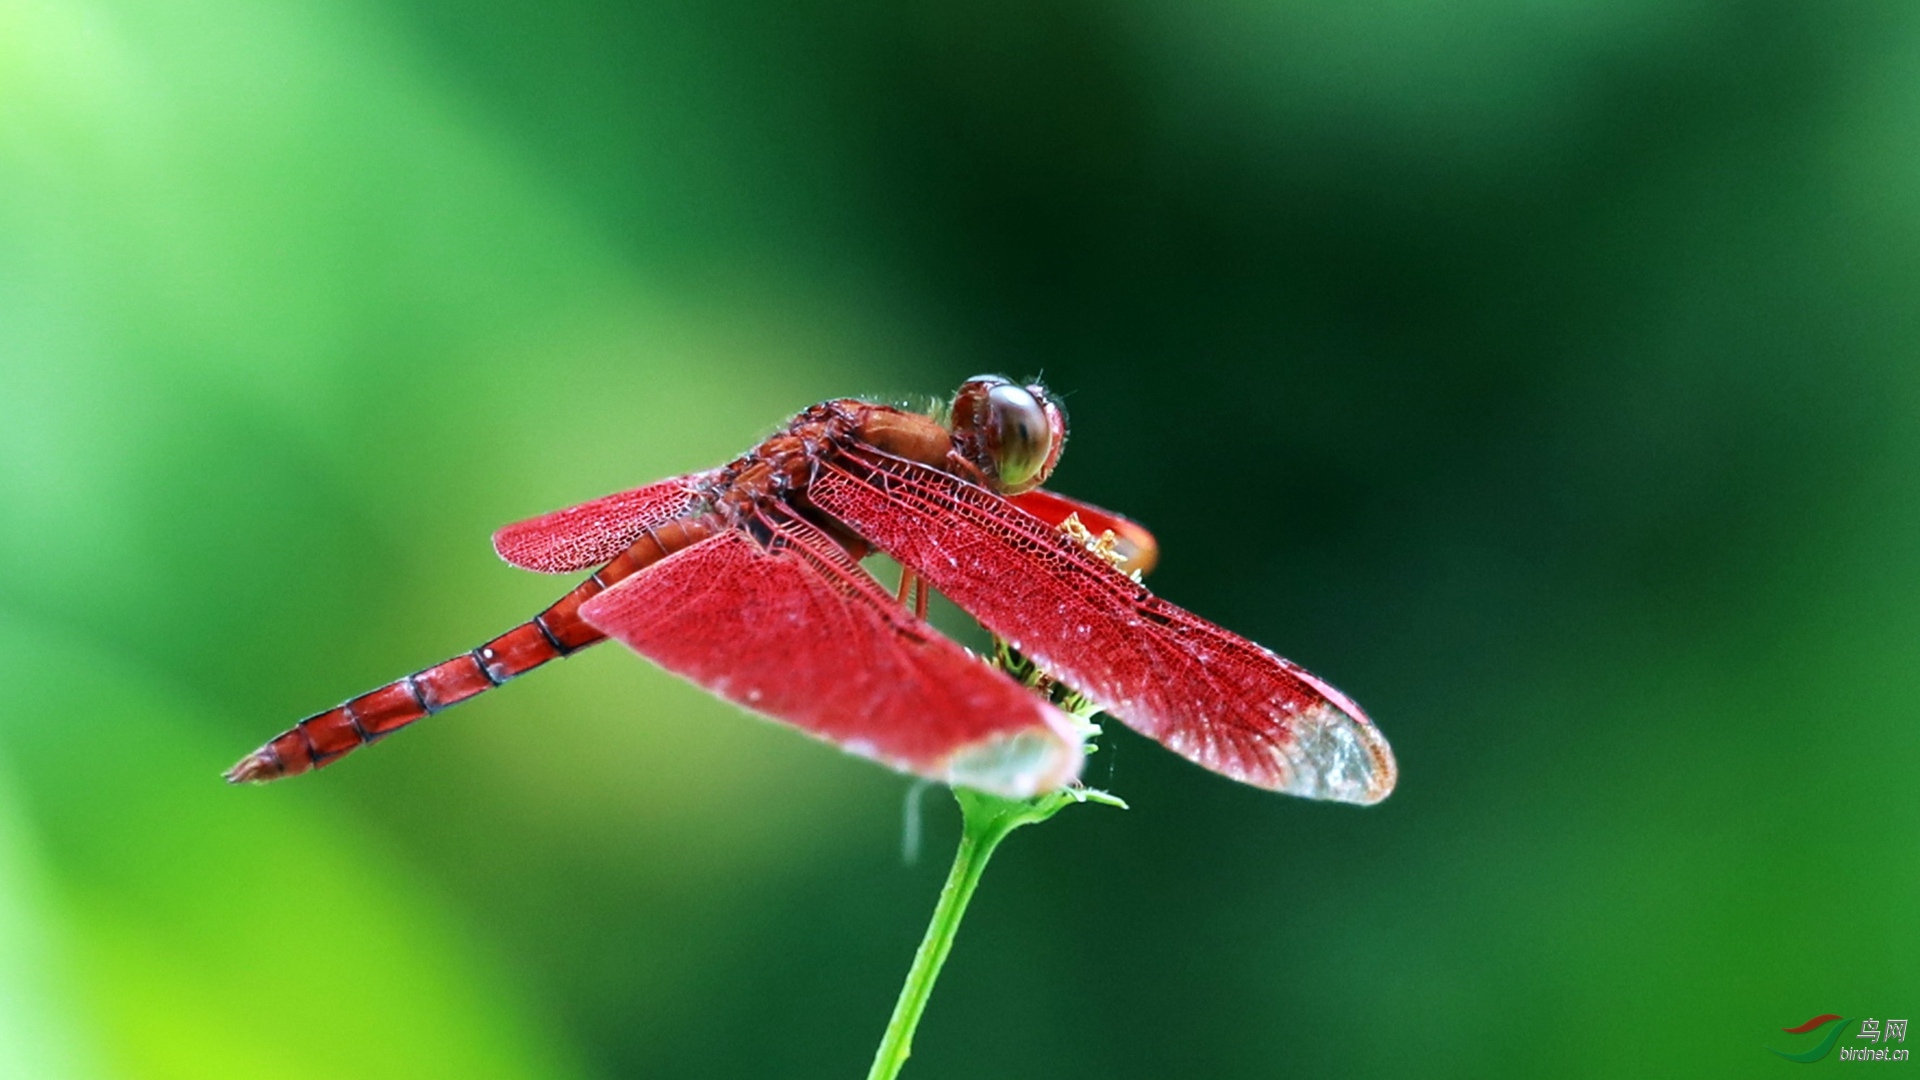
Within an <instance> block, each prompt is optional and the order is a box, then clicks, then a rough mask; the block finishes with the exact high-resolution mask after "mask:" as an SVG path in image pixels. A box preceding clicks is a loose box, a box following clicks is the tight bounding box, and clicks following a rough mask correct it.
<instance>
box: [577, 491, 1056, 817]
mask: <svg viewBox="0 0 1920 1080" xmlns="http://www.w3.org/2000/svg"><path fill="white" fill-rule="evenodd" d="M580 614H581V616H582V617H584V618H585V619H586V620H587V622H588V623H589V624H591V625H593V626H594V627H596V628H598V629H600V630H602V631H604V632H605V633H607V634H608V635H609V636H611V637H615V638H618V639H620V640H621V641H622V642H625V643H626V645H627V646H628V647H629V648H631V649H632V650H633V651H635V652H637V653H639V654H640V655H642V656H645V657H647V658H648V659H650V660H652V661H654V662H655V663H657V664H659V665H660V666H661V667H663V668H666V669H667V670H668V671H671V672H673V673H674V674H676V675H680V676H682V677H684V678H686V679H688V680H689V681H691V682H693V683H695V684H696V685H698V686H701V687H703V688H705V689H707V690H710V691H712V692H713V693H715V694H718V695H719V696H721V697H723V698H726V699H727V700H728V701H731V702H733V703H734V704H736V705H740V706H743V707H745V708H748V709H751V710H753V711H755V712H758V713H763V714H765V715H767V716H771V717H773V718H775V719H778V720H784V721H786V722H787V723H790V724H792V725H794V726H795V727H798V728H800V729H802V730H803V731H806V732H809V733H810V734H813V735H815V736H818V737H820V738H822V739H826V740H827V741H829V742H832V743H836V744H838V745H839V746H840V747H842V748H843V749H846V750H848V751H850V752H852V753H855V754H858V755H860V756H862V757H869V758H874V759H876V760H878V761H881V762H884V763H885V764H887V765H890V766H892V767H894V768H896V769H899V770H901V771H903V772H910V773H914V774H916V775H919V776H925V777H928V778H930V779H934V780H940V781H943V782H946V783H950V784H956V785H961V786H965V787H973V788H979V789H981V790H983V791H989V792H993V793H995V794H999V795H1005V796H1009V797H1014V798H1021V797H1025V796H1028V795H1033V794H1036V793H1038V792H1041V791H1050V790H1052V789H1054V788H1057V787H1059V786H1061V785H1063V784H1065V783H1067V782H1068V781H1071V780H1072V779H1073V778H1074V777H1076V776H1077V775H1079V772H1080V764H1081V762H1082V760H1084V758H1085V751H1084V749H1083V746H1082V743H1081V737H1080V735H1079V734H1078V731H1077V727H1076V725H1075V724H1074V722H1073V721H1072V720H1071V719H1069V718H1068V717H1067V716H1066V715H1065V714H1063V713H1061V712H1060V711H1059V710H1057V709H1055V708H1054V707H1053V706H1052V705H1050V704H1048V703H1047V702H1046V701H1045V700H1044V699H1042V698H1041V697H1040V696H1039V695H1037V694H1035V693H1033V692H1032V691H1030V690H1027V689H1026V688H1025V687H1022V686H1021V685H1020V684H1019V683H1017V682H1015V681H1013V680H1012V679H1011V678H1009V677H1007V676H1006V675H1004V674H1002V673H1000V672H998V671H996V670H994V669H993V668H990V667H988V666H987V665H986V664H985V663H982V662H981V661H980V660H978V659H976V658H974V657H973V656H972V655H970V654H969V653H968V652H967V651H966V650H965V649H962V648H961V647H960V646H959V645H956V644H954V643H953V642H952V641H950V640H948V639H947V638H944V637H941V636H940V635H939V634H938V633H937V632H935V631H934V629H933V628H932V627H930V626H928V625H927V624H926V623H924V622H921V621H920V620H918V619H916V618H914V617H913V615H912V614H911V613H909V612H908V611H907V609H906V608H904V607H902V606H900V604H899V603H898V602H897V601H895V600H894V598H893V597H892V596H890V595H888V594H887V592H886V591H885V590H883V589H881V588H880V587H879V585H878V583H877V582H875V581H874V580H873V578H872V577H871V576H869V575H868V574H867V572H866V571H864V570H862V569H860V567H859V564H857V563H855V562H854V561H853V560H852V559H850V558H849V557H848V556H847V554H846V553H845V552H844V551H843V550H841V548H840V546H839V545H838V544H836V543H834V542H833V541H832V540H831V539H829V538H828V537H827V536H826V535H825V534H824V533H822V532H820V530H818V529H817V528H815V527H814V526H812V525H809V524H807V523H805V522H803V521H800V520H798V519H794V518H787V519H785V520H782V521H781V522H779V523H778V525H777V526H774V527H773V529H772V530H771V532H770V539H769V540H768V541H767V543H766V545H765V546H763V545H762V544H761V543H760V542H759V541H757V540H755V539H754V538H753V537H751V536H749V535H748V534H746V533H744V532H739V531H731V532H725V533H722V534H720V535H718V536H715V537H712V538H711V539H708V540H704V541H701V542H700V543H698V544H696V545H694V546H693V547H690V548H687V549H686V550H684V551H680V552H677V553H675V554H674V555H671V556H669V557H668V558H666V559H663V560H662V561H660V562H659V563H656V564H654V565H653V566H651V567H648V568H647V569H645V570H642V571H640V572H639V573H637V574H635V575H634V576H633V577H630V578H628V579H626V580H625V581H622V582H620V583H619V584H618V585H615V586H614V587H613V588H611V589H608V590H607V591H606V592H604V593H601V594H600V595H599V596H596V597H594V598H593V599H592V600H589V601H588V602H587V603H586V604H585V605H584V606H582V607H581V609H580Z"/></svg>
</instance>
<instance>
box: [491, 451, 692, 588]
mask: <svg viewBox="0 0 1920 1080" xmlns="http://www.w3.org/2000/svg"><path fill="white" fill-rule="evenodd" d="M707 475H708V474H706V473H694V474H691V475H689V476H676V477H674V478H673V479H671V480H662V481H660V482H659V483H657V484H648V485H647V486H646V487H643V488H634V489H633V490H632V491H622V492H619V493H617V494H613V495H607V496H604V497H602V498H598V499H595V500H593V501H592V502H584V503H581V504H580V505H579V506H570V507H568V508H566V509H565V510H555V511H554V512H553V513H551V514H542V515H540V516H539V517H537V518H528V519H527V520H526V521H516V522H514V523H513V524H511V525H508V526H506V527H504V528H502V529H501V530H500V531H499V532H496V533H494V534H493V550H494V551H496V552H499V554H500V557H501V558H503V559H505V560H507V561H508V562H510V563H512V564H513V565H515V566H517V567H519V568H521V569H522V570H538V571H540V572H541V573H543V574H570V573H572V572H573V571H575V570H584V569H586V568H587V567H589V566H597V565H599V564H600V563H603V562H606V561H607V560H608V559H611V558H613V557H614V556H615V555H618V554H620V553H621V552H622V551H625V550H626V549H627V547H628V546H629V545H631V544H632V543H633V542H634V541H635V540H638V539H640V537H641V535H642V534H644V533H645V532H646V531H647V530H648V529H652V528H658V527H659V526H661V525H665V524H666V523H668V522H670V521H673V520H675V519H676V518H681V517H685V516H687V515H688V514H690V513H692V512H693V511H695V510H696V509H698V508H699V507H700V504H701V502H702V500H703V494H702V481H704V480H705V479H706V478H707Z"/></svg>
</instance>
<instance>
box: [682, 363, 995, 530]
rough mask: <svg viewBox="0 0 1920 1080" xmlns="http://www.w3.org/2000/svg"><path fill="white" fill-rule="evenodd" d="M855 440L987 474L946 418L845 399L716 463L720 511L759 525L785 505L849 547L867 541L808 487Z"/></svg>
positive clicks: (729, 519) (711, 487) (728, 520)
mask: <svg viewBox="0 0 1920 1080" xmlns="http://www.w3.org/2000/svg"><path fill="white" fill-rule="evenodd" d="M852 445H862V446H868V447H872V448H873V449H876V450H880V451H882V452H884V453H887V454H890V455H892V456H894V457H899V458H904V459H906V460H908V461H915V462H919V463H920V464H923V465H929V466H932V467H933V468H936V469H940V470H942V471H944V472H949V473H953V474H955V475H958V476H961V477H964V478H966V479H969V480H973V481H975V482H983V481H984V479H985V478H984V477H983V476H981V474H980V470H979V469H977V468H975V467H973V466H972V465H971V463H969V462H968V461H967V460H966V459H965V458H964V457H961V456H960V455H959V454H958V453H957V452H956V451H955V448H954V438H953V433H952V432H951V431H950V430H948V429H947V427H946V425H944V424H942V423H941V422H940V421H939V420H936V419H934V418H933V417H930V416H926V415H923V414H920V413H914V412H908V411H906V410H904V409H899V408H895V407H894V406H891V405H876V404H873V403H871V402H866V401H859V400H856V399H853V398H841V399H838V400H834V401H823V402H821V403H820V404H818V405H815V406H813V407H812V408H809V409H807V410H805V411H804V412H801V413H800V414H798V415H797V416H795V417H794V418H793V419H792V420H789V421H788V422H787V425H786V426H785V427H784V428H782V429H781V430H780V431H778V432H777V433H775V434H773V435H772V436H769V437H768V438H767V439H766V440H765V441H763V442H761V443H760V445H758V446H756V447H754V448H753V449H752V450H749V451H747V452H746V453H744V454H742V455H740V456H739V457H737V458H735V459H734V460H733V461H731V462H728V463H727V464H726V465H724V466H722V467H721V468H720V469H718V470H716V471H715V472H714V474H713V475H712V478H711V479H710V480H709V481H708V492H709V496H708V497H709V498H710V500H711V503H712V506H713V510H714V512H715V513H716V514H718V515H719V517H720V519H721V521H722V522H724V523H725V525H726V526H728V527H730V528H745V529H748V531H752V525H753V523H754V522H755V520H756V519H760V518H763V517H764V516H765V515H766V514H767V513H768V512H769V511H770V510H772V509H773V508H774V507H775V506H776V505H778V506H779V507H781V508H782V509H784V510H787V511H790V512H797V513H800V514H802V515H804V516H807V517H809V518H812V519H814V521H815V524H818V525H820V526H822V527H824V528H826V529H827V530H828V531H829V532H831V533H833V534H834V536H835V538H836V539H838V540H840V541H841V543H842V544H843V545H844V546H846V547H848V549H849V550H853V549H854V548H856V547H861V548H864V546H865V543H864V541H862V540H860V539H859V538H858V537H856V536H853V535H852V534H851V533H850V532H849V531H848V530H847V528H846V526H844V525H842V524H840V523H839V522H837V521H833V520H831V519H824V518H825V516H824V515H821V514H819V513H818V512H817V511H814V510H813V509H812V508H811V506H810V504H809V502H808V500H807V486H808V484H809V483H810V482H811V481H812V480H813V477H814V476H815V475H816V474H817V472H818V471H819V465H820V462H821V461H822V460H823V459H825V458H828V457H830V456H832V455H834V454H835V453H837V452H839V451H840V450H841V449H842V448H845V447H848V446H852ZM823 519H824V520H823Z"/></svg>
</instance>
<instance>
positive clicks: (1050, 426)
mask: <svg viewBox="0 0 1920 1080" xmlns="http://www.w3.org/2000/svg"><path fill="white" fill-rule="evenodd" d="M953 442H954V445H955V446H956V447H957V448H958V449H959V451H960V453H961V454H962V455H964V456H965V457H966V459H967V460H968V461H971V462H972V463H973V464H974V465H975V466H977V467H978V468H979V469H980V471H981V472H983V473H985V474H986V476H987V479H989V480H991V481H993V485H994V487H995V488H996V489H997V490H998V491H999V492H1000V493H1001V494H1003V495H1018V494H1020V493H1021V492H1023V491H1029V490H1031V489H1033V488H1036V487H1039V486H1040V484H1041V483H1042V482H1044V481H1045V480H1046V478H1047V477H1048V475H1049V474H1051V473H1052V472H1053V467H1054V466H1055V465H1057V464H1059V462H1060V450H1061V448H1062V447H1064V446H1066V443H1067V414H1066V413H1065V412H1064V411H1063V410H1062V409H1061V408H1060V403H1059V402H1058V401H1055V400H1054V399H1053V395H1051V394H1049V393H1047V388H1046V387H1044V386H1041V385H1040V384H1038V383H1035V384H1034V385H1032V386H1020V385H1018V384H1016V383H1014V382H1012V381H1011V380H1008V379H1003V378H1001V377H1000V376H998V375H980V376H976V377H975V378H971V379H968V380H967V381H966V382H964V383H961V384H960V390H959V392H957V393H955V394H954V395H953Z"/></svg>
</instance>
